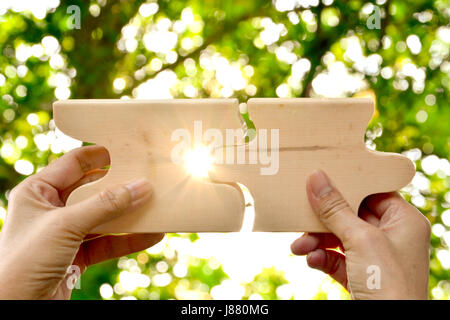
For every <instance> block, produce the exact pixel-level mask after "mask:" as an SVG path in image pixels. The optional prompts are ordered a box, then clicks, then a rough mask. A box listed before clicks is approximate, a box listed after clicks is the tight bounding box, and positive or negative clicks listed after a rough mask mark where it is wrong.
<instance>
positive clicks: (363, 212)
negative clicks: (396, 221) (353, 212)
mask: <svg viewBox="0 0 450 320" xmlns="http://www.w3.org/2000/svg"><path fill="white" fill-rule="evenodd" d="M358 216H359V217H360V218H361V219H363V220H364V221H366V222H368V223H370V224H371V225H373V226H375V227H378V225H379V223H380V219H379V218H378V217H377V216H376V215H375V214H373V213H372V211H370V210H369V209H367V207H366V206H365V205H364V202H363V203H362V204H361V206H360V207H359V210H358Z"/></svg>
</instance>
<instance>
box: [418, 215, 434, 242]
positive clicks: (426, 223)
mask: <svg viewBox="0 0 450 320" xmlns="http://www.w3.org/2000/svg"><path fill="white" fill-rule="evenodd" d="M416 219H417V226H418V228H419V230H420V231H421V232H422V233H424V234H425V235H426V236H427V237H430V235H431V223H430V220H428V219H427V218H426V217H425V216H424V215H423V214H421V213H420V212H419V213H418V214H417V218H416Z"/></svg>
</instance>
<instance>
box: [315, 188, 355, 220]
mask: <svg viewBox="0 0 450 320" xmlns="http://www.w3.org/2000/svg"><path fill="white" fill-rule="evenodd" d="M347 207H348V204H347V201H345V199H344V198H342V197H340V196H339V195H337V194H336V193H334V192H332V193H331V194H330V195H328V196H326V197H324V198H323V199H321V200H320V206H319V215H320V216H321V217H322V219H325V220H327V219H330V218H332V217H333V216H335V215H336V214H337V213H339V212H340V211H342V210H344V209H346V208H347Z"/></svg>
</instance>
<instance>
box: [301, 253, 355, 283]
mask: <svg viewBox="0 0 450 320" xmlns="http://www.w3.org/2000/svg"><path fill="white" fill-rule="evenodd" d="M306 262H307V263H308V266H310V267H311V268H314V269H318V270H320V271H322V272H325V273H326V274H328V275H330V276H331V277H332V278H333V279H334V280H336V281H337V282H339V283H340V284H341V285H342V286H343V287H344V288H346V289H348V288H347V271H346V265H345V256H344V255H342V254H341V253H339V252H337V251H334V250H324V249H317V250H314V251H312V252H310V253H309V254H308V256H307V257H306Z"/></svg>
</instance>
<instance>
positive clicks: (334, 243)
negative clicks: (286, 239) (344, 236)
mask: <svg viewBox="0 0 450 320" xmlns="http://www.w3.org/2000/svg"><path fill="white" fill-rule="evenodd" d="M317 248H322V249H326V248H330V249H334V248H340V249H341V250H343V248H342V243H341V241H340V240H339V239H338V238H337V237H336V236H335V235H334V234H332V233H304V234H303V235H302V236H301V237H300V238H298V239H297V240H295V241H294V242H293V243H292V244H291V251H292V253H293V254H296V255H305V254H308V253H309V252H311V251H314V250H316V249H317Z"/></svg>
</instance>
